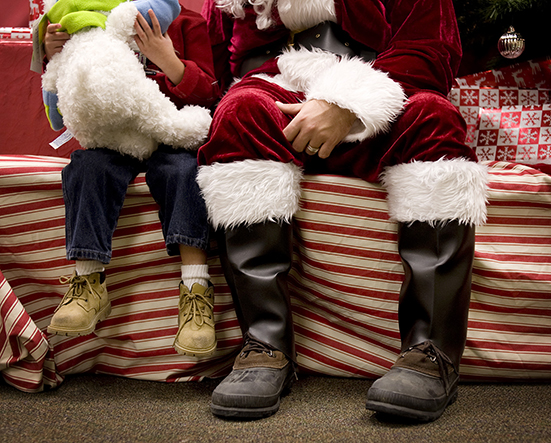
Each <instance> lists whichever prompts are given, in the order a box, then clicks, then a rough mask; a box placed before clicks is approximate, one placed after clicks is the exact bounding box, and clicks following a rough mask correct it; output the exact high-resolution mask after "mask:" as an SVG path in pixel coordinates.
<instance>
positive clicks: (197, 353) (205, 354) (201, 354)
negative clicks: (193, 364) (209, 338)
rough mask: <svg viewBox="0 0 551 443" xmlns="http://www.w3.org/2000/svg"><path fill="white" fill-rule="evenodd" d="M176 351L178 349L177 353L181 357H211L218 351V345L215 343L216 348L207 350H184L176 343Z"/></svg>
mask: <svg viewBox="0 0 551 443" xmlns="http://www.w3.org/2000/svg"><path fill="white" fill-rule="evenodd" d="M174 349H176V352H177V353H178V354H180V355H187V356H190V357H209V356H211V355H212V354H214V351H216V343H214V346H213V347H212V348H210V349H206V350H201V351H198V350H194V349H189V348H184V347H182V346H180V345H178V344H176V343H174Z"/></svg>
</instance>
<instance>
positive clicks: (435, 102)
mask: <svg viewBox="0 0 551 443" xmlns="http://www.w3.org/2000/svg"><path fill="white" fill-rule="evenodd" d="M303 98H304V97H303V95H302V94H300V93H296V92H290V91H287V90H285V89H283V88H281V87H279V86H278V85H275V84H272V83H269V82H266V81H264V80H261V79H258V78H252V77H249V78H245V79H243V80H241V81H240V82H239V83H237V84H235V85H234V86H233V87H231V88H230V89H229V91H228V92H227V94H226V95H225V96H224V97H223V98H222V100H221V101H220V104H219V105H218V107H217V109H216V111H215V113H214V117H213V122H212V126H211V132H210V137H209V141H208V142H207V143H206V144H205V145H204V146H203V147H202V148H201V149H200V150H199V157H198V158H199V163H200V164H201V165H209V164H212V163H215V162H221V163H227V162H233V161H240V160H246V159H265V160H276V161H281V162H284V163H287V162H294V163H295V164H296V165H298V166H302V167H304V169H305V172H307V173H330V174H338V175H345V176H355V177H359V178H362V179H364V180H366V181H369V182H376V181H377V179H378V177H379V175H380V173H381V172H382V171H383V169H384V168H385V167H387V166H393V165H396V164H400V163H407V162H411V161H413V160H418V161H436V160H439V159H441V158H446V159H453V158H465V159H468V160H473V161H476V155H475V153H474V152H473V150H472V149H471V148H469V147H468V146H467V145H465V130H466V125H465V122H464V120H463V118H462V117H461V115H460V114H459V112H458V110H457V109H456V108H455V107H454V106H453V105H452V104H451V103H450V102H449V101H448V100H447V99H446V98H445V97H444V96H442V95H441V94H438V93H435V92H432V91H420V92H418V93H416V94H414V95H412V96H411V97H410V98H409V100H408V102H407V105H406V107H405V109H404V112H403V113H402V114H401V115H400V117H399V118H398V119H397V120H396V121H395V122H394V123H393V125H392V126H391V130H390V131H389V132H388V133H385V134H381V135H379V136H377V137H375V138H371V139H367V140H365V141H363V142H359V143H343V144H340V145H338V146H337V147H336V148H335V149H334V150H333V152H332V154H331V156H330V157H329V158H328V159H325V160H323V159H320V158H319V157H318V156H308V155H306V154H304V153H297V152H295V151H294V150H293V148H292V146H291V144H290V143H289V142H288V141H287V140H286V139H285V136H284V135H283V132H282V129H283V128H285V126H287V125H288V124H289V122H290V121H291V118H292V117H290V116H288V115H285V114H283V113H282V112H281V111H280V110H279V108H278V107H277V106H276V105H275V102H276V101H280V102H282V103H297V102H300V101H301V100H303Z"/></svg>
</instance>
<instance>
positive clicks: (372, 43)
mask: <svg viewBox="0 0 551 443" xmlns="http://www.w3.org/2000/svg"><path fill="white" fill-rule="evenodd" d="M335 6H336V10H337V15H338V16H339V19H340V22H341V24H342V26H343V28H344V29H345V30H346V31H347V32H348V33H349V34H350V35H351V36H352V37H353V38H354V39H356V40H358V41H360V42H362V43H364V44H365V45H367V46H369V47H371V48H373V49H375V50H376V51H377V52H378V53H379V55H378V57H377V60H376V61H375V63H374V65H373V66H374V67H375V68H376V69H379V70H381V71H384V72H387V73H388V74H389V76H390V77H391V78H392V79H393V80H395V81H397V82H399V83H400V84H401V85H402V87H403V88H404V91H405V92H406V94H407V95H411V94H413V93H414V92H416V91H418V90H421V89H428V90H434V91H438V92H441V93H443V94H447V92H448V91H449V89H450V88H451V85H452V82H453V79H454V78H455V76H456V73H457V70H458V69H459V63H460V61H461V40H460V37H459V31H458V28H457V22H456V17H455V11H454V9H453V3H452V0H335Z"/></svg>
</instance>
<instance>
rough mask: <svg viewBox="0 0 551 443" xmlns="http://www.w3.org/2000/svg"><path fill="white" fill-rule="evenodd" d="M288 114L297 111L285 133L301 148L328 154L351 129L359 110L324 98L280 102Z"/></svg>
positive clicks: (278, 105) (277, 103) (321, 155)
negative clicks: (299, 101)
mask: <svg viewBox="0 0 551 443" xmlns="http://www.w3.org/2000/svg"><path fill="white" fill-rule="evenodd" d="M276 105H277V107H278V108H279V109H280V110H281V111H282V112H283V113H285V114H289V115H294V118H293V120H292V121H291V123H289V124H288V125H287V127H285V128H284V129H283V134H284V135H285V137H286V138H287V140H289V142H291V144H292V145H293V149H294V150H295V151H297V152H303V151H306V153H307V154H309V155H316V154H317V155H318V156H319V157H320V158H327V157H329V155H331V152H332V151H333V149H334V148H335V146H337V145H338V144H339V143H340V142H341V141H342V140H343V139H344V137H346V135H347V134H348V133H349V132H350V129H351V128H352V125H353V124H354V121H355V120H356V116H355V114H353V113H352V112H351V111H349V110H348V109H343V108H340V107H339V106H337V105H335V104H332V103H328V102H326V101H324V100H309V101H307V102H304V103H292V104H285V103H280V102H276Z"/></svg>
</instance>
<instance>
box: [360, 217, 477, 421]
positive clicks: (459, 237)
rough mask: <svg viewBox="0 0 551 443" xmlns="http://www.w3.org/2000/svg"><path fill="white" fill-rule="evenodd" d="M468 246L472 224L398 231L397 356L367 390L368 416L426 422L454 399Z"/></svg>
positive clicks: (467, 291) (415, 225)
mask: <svg viewBox="0 0 551 443" xmlns="http://www.w3.org/2000/svg"><path fill="white" fill-rule="evenodd" d="M474 244H475V228H474V226H472V225H467V224H460V223H459V222H457V221H450V222H446V223H438V224H436V225H434V226H432V225H431V224H428V223H424V222H413V223H411V224H404V223H400V224H399V227H398V250H399V253H400V257H401V258H402V262H403V265H404V271H405V278H404V283H403V286H402V290H401V293H400V300H399V311H398V319H399V320H398V321H399V325H400V334H401V337H402V352H401V355H400V356H399V357H398V359H397V361H396V363H395V364H394V365H393V366H392V368H391V369H390V371H389V372H388V373H387V374H385V375H384V376H383V377H382V378H380V379H378V380H376V381H375V382H374V383H373V385H372V387H371V389H369V391H368V395H367V408H368V409H370V410H373V411H377V412H380V413H383V414H390V415H395V416H400V417H404V418H410V419H415V420H419V421H431V420H435V419H437V418H438V417H440V415H442V413H443V412H444V410H445V408H446V407H447V406H448V405H450V404H451V403H453V402H454V401H455V399H456V398H457V385H458V380H459V372H458V371H459V362H460V360H461V356H462V354H463V350H464V347H465V341H466V335H467V320H468V312H469V301H470V292H471V273H472V272H471V270H472V264H473V257H474Z"/></svg>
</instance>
